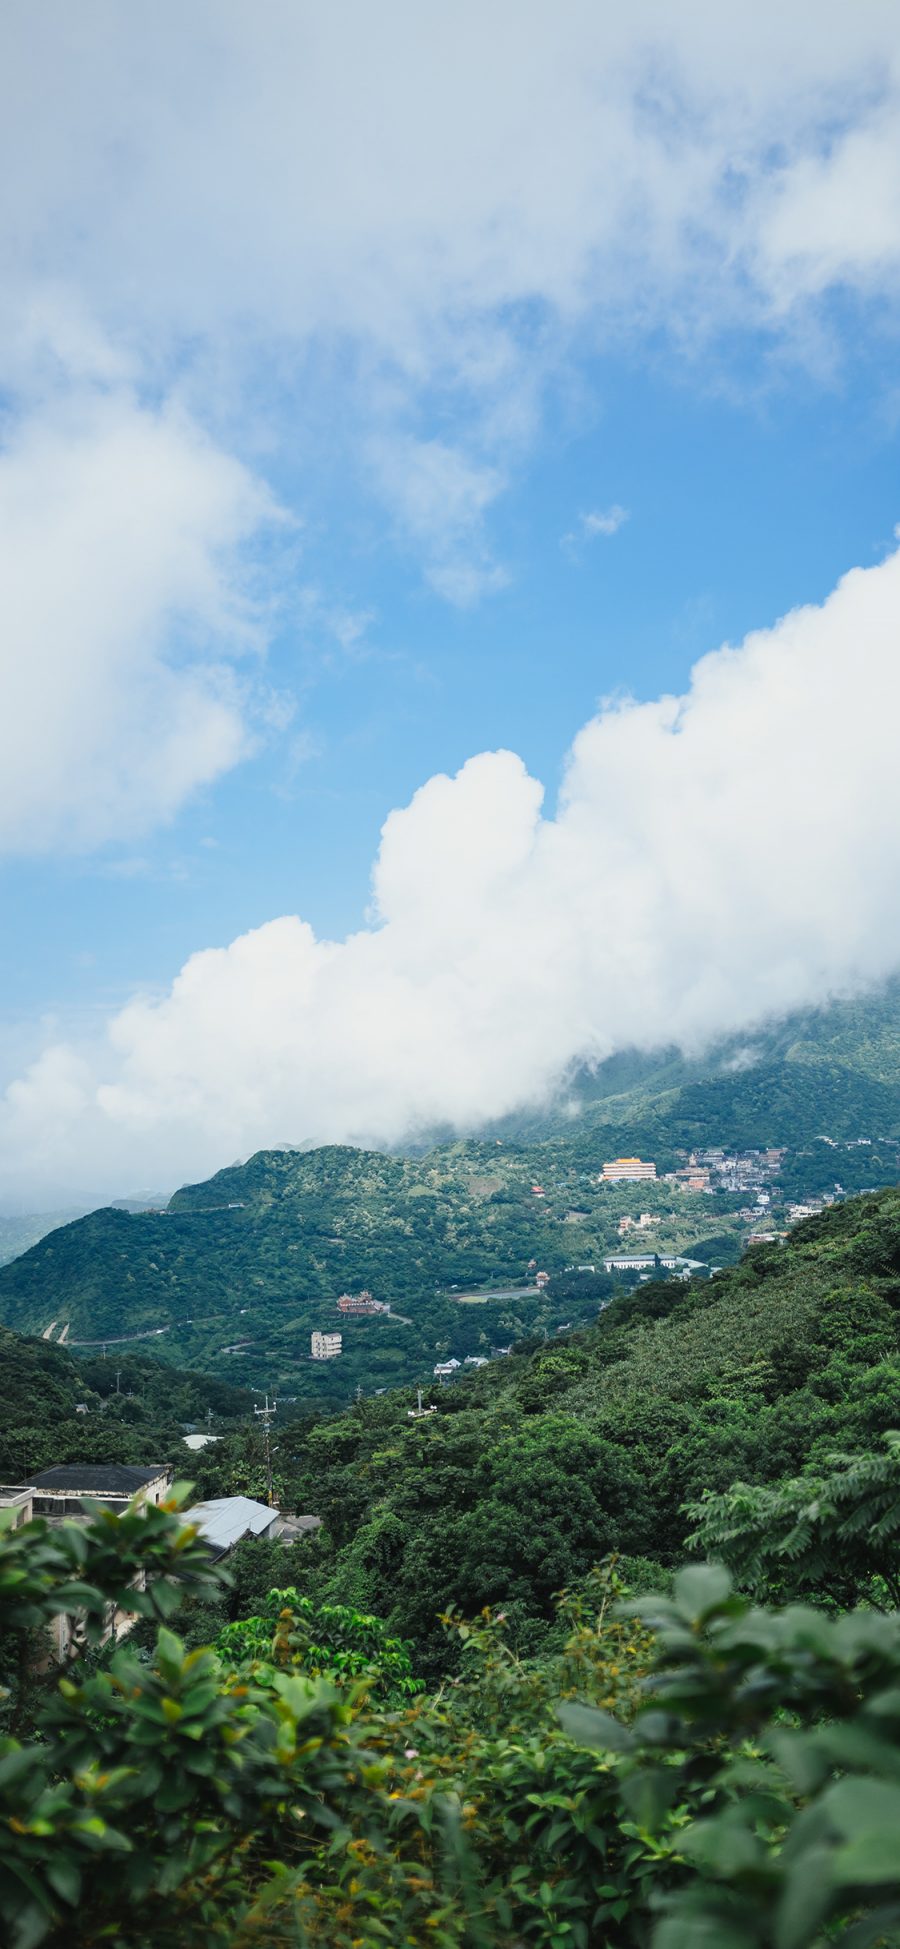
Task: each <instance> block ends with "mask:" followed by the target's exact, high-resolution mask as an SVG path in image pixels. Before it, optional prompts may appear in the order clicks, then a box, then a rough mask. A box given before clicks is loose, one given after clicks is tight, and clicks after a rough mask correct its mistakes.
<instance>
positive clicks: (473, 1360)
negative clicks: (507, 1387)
mask: <svg viewBox="0 0 900 1949" xmlns="http://www.w3.org/2000/svg"><path fill="white" fill-rule="evenodd" d="M487 1364H488V1363H487V1354H483V1353H467V1354H466V1357H465V1360H464V1361H463V1366H464V1367H486V1366H487Z"/></svg>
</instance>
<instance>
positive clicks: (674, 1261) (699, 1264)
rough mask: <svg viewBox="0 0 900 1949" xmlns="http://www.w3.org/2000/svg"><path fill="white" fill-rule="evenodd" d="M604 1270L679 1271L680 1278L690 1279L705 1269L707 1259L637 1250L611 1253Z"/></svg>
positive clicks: (605, 1261) (604, 1263)
mask: <svg viewBox="0 0 900 1949" xmlns="http://www.w3.org/2000/svg"><path fill="white" fill-rule="evenodd" d="M603 1270H604V1272H663V1271H665V1272H677V1273H678V1275H679V1278H681V1279H690V1277H691V1274H692V1273H694V1272H703V1271H704V1270H705V1260H703V1259H686V1258H685V1257H684V1256H683V1254H682V1253H680V1252H635V1253H618V1252H615V1253H610V1255H609V1258H608V1259H604V1261H603Z"/></svg>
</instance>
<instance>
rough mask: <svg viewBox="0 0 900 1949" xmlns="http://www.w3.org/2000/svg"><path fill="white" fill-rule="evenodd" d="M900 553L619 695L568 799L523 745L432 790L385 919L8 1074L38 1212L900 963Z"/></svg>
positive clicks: (401, 1117)
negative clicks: (59, 1199) (75, 1194)
mask: <svg viewBox="0 0 900 1949" xmlns="http://www.w3.org/2000/svg"><path fill="white" fill-rule="evenodd" d="M898 633H900V550H898V552H896V553H894V554H892V555H891V556H890V557H889V558H888V560H886V561H885V562H884V563H882V564H881V565H880V566H878V567H876V568H870V569H866V570H861V569H856V570H854V571H852V572H851V573H850V574H849V575H847V576H846V577H845V578H844V580H843V581H842V582H841V583H840V584H839V585H838V587H837V589H836V590H835V591H834V593H833V594H832V596H831V597H830V598H829V600H828V601H827V602H826V603H824V604H823V605H822V606H821V607H807V608H803V609H798V610H795V611H793V612H792V613H790V614H789V615H787V616H785V617H784V618H783V619H782V620H781V621H780V622H778V623H776V624H775V625H774V627H773V628H772V629H769V630H760V631H757V632H755V633H754V634H752V635H751V636H749V637H748V638H747V639H746V641H745V642H744V643H743V644H742V645H741V646H740V647H739V648H731V647H728V646H726V647H725V648H723V649H721V650H719V651H717V652H715V653H714V654H711V655H709V656H707V657H704V658H703V659H702V661H701V662H700V663H698V665H697V666H696V668H695V670H694V673H693V678H692V682H691V687H690V690H689V691H688V692H687V693H686V695H685V696H683V697H662V698H659V699H657V700H656V701H654V702H650V703H635V702H625V703H618V704H615V705H609V706H605V707H604V708H603V709H601V710H600V711H599V713H598V715H597V716H596V717H594V718H593V719H592V720H591V721H590V722H589V723H588V724H586V725H585V727H584V728H583V730H581V731H580V732H579V734H578V736H577V738H576V739H575V742H574V745H573V747H572V752H571V755H570V759H569V763H568V766H567V769H566V774H565V780H564V786H563V791H562V794H561V798H560V804H559V808H558V810H557V812H556V815H555V816H554V817H552V818H548V817H545V816H544V815H543V814H542V810H541V805H542V798H543V791H542V787H541V785H540V784H539V783H538V782H537V781H536V780H535V779H533V778H531V777H529V775H528V773H527V772H526V769H525V767H524V765H523V764H522V762H521V760H520V759H519V758H518V757H516V756H515V755H514V754H513V753H511V752H504V751H499V752H489V753H482V754H481V755H480V756H478V757H475V758H472V759H471V760H470V761H469V762H468V764H466V765H465V766H464V767H463V769H462V770H461V771H460V772H459V773H458V775H457V776H456V777H455V778H448V777H443V776H438V777H434V778H431V779H430V780H429V781H428V782H427V784H425V785H423V786H422V788H421V790H420V791H419V792H417V793H416V795H415V797H414V798H413V800H412V802H411V803H410V804H409V805H408V806H406V807H405V808H404V809H403V810H399V811H395V812H392V813H391V815H390V817H389V818H388V819H387V820H386V822H385V825H384V829H383V832H382V840H381V847H380V851H379V855H378V859H377V862H376V866H375V870H374V881H373V887H374V905H373V916H374V917H373V920H372V923H371V924H370V925H369V926H367V927H365V928H363V929H362V930H361V931H360V932H359V933H357V934H354V935H351V936H350V937H349V938H348V939H347V940H346V941H344V942H330V941H319V940H317V939H316V938H315V936H314V934H313V932H312V930H311V928H310V927H309V926H308V925H306V924H305V923H304V922H303V921H302V920H301V919H298V918H296V917H293V916H285V917H282V918H280V919H277V920H273V921H271V922H270V923H269V924H268V925H266V926H264V927H261V928H258V929H256V930H255V931H254V932H252V933H249V934H245V935H242V936H241V937H240V938H238V939H237V940H235V941H233V942H232V943H231V945H230V946H229V947H226V948H216V949H209V950H207V951H205V952H202V953H199V954H196V955H194V956H193V957H192V958H191V959H190V960H189V961H188V962H187V964H186V966H185V967H184V968H183V969H182V971H181V973H180V974H179V975H178V977H177V979H176V981H175V982H174V983H173V985H172V988H171V990H170V992H169V993H168V994H166V995H164V996H162V997H155V998H154V997H142V996H138V997H136V998H135V999H134V1000H133V1001H132V1002H131V1003H130V1004H129V1005H128V1006H127V1007H126V1008H124V1009H122V1010H121V1011H120V1012H119V1013H118V1014H117V1015H115V1016H114V1017H113V1018H112V1020H111V1021H110V1023H109V1025H108V1030H107V1033H106V1035H105V1036H104V1037H103V1038H102V1040H101V1041H100V1042H99V1043H97V1044H94V1045H92V1046H90V1047H88V1046H87V1045H85V1046H83V1047H82V1046H75V1045H74V1044H72V1045H66V1044H64V1043H63V1044H60V1043H57V1044H56V1045H55V1046H52V1047H50V1048H48V1049H47V1050H46V1051H45V1053H44V1055H43V1056H41V1057H40V1058H39V1060H38V1061H37V1062H36V1063H35V1064H34V1065H33V1066H32V1067H31V1068H30V1069H29V1070H28V1071H27V1073H26V1074H24V1075H23V1076H22V1077H21V1078H20V1079H19V1080H18V1081H16V1082H15V1083H14V1084H13V1085H12V1087H11V1089H10V1091H9V1093H8V1096H7V1099H6V1103H5V1108H4V1110H3V1113H2V1117H0V1158H2V1163H3V1167H4V1173H5V1175H6V1176H7V1177H8V1179H9V1181H10V1183H11V1184H15V1183H18V1184H19V1185H21V1187H22V1188H23V1191H24V1189H25V1188H26V1187H27V1189H28V1192H29V1194H30V1195H32V1196H36V1195H38V1194H39V1193H40V1195H46V1196H49V1195H51V1194H53V1195H55V1194H56V1192H57V1191H60V1190H62V1189H66V1190H67V1192H72V1191H73V1190H74V1189H75V1187H74V1185H73V1175H74V1174H75V1169H76V1167H75V1163H74V1160H76V1159H77V1160H78V1164H77V1169H78V1171H80V1172H81V1173H82V1175H83V1178H84V1180H85V1182H86V1183H87V1184H88V1185H89V1187H91V1188H95V1187H96V1186H97V1185H100V1184H102V1185H104V1186H106V1187H108V1188H109V1189H110V1190H112V1189H113V1188H115V1187H119V1188H121V1186H122V1184H123V1182H124V1181H126V1180H127V1181H128V1182H129V1183H133V1182H136V1181H142V1182H145V1183H146V1182H151V1181H152V1182H161V1181H166V1182H169V1181H171V1180H172V1179H173V1178H175V1177H178V1176H184V1175H197V1174H199V1173H200V1172H202V1171H205V1170H207V1169H210V1168H212V1167H214V1166H216V1165H217V1164H220V1163H221V1162H223V1161H224V1160H225V1159H227V1158H229V1157H231V1156H233V1155H235V1154H236V1153H245V1152H247V1151H249V1150H251V1149H253V1148H255V1147H257V1146H260V1145H264V1144H266V1143H268V1142H271V1141H273V1139H276V1138H277V1139H278V1140H281V1139H283V1137H284V1136H285V1134H286V1133H287V1134H291V1135H293V1136H294V1137H295V1138H296V1139H298V1140H302V1139H306V1138H313V1139H316V1140H319V1141H327V1140H338V1139H342V1140H354V1139H356V1140H365V1139H380V1140H384V1141H391V1140H395V1139H397V1138H399V1137H400V1136H401V1135H402V1134H403V1133H405V1132H408V1131H409V1130H411V1129H413V1128H416V1127H419V1128H421V1127H422V1126H428V1125H429V1124H431V1123H433V1122H435V1121H449V1122H451V1123H453V1124H456V1125H459V1126H460V1127H466V1126H470V1125H472V1124H474V1123H476V1122H477V1121H478V1120H479V1119H480V1118H486V1117H490V1116H494V1115H498V1114H500V1113H502V1112H504V1111H507V1110H509V1109H511V1108H512V1107H513V1106H515V1105H516V1104H519V1103H522V1102H524V1101H527V1100H536V1099H539V1098H540V1097H541V1096H542V1095H543V1094H544V1093H546V1092H548V1091H549V1090H550V1089H552V1088H553V1086H554V1085H555V1084H556V1083H557V1082H558V1081H559V1079H560V1078H561V1077H563V1076H564V1074H565V1071H566V1068H567V1066H568V1065H569V1064H570V1063H572V1062H573V1061H575V1060H576V1059H580V1058H602V1057H604V1056H605V1055H607V1054H608V1053H609V1052H610V1051H612V1050H615V1049H617V1048H621V1047H623V1046H626V1045H628V1044H638V1045H640V1046H644V1047H649V1046H653V1045H654V1044H660V1043H670V1042H671V1041H673V1040H676V1041H679V1042H681V1043H683V1044H684V1045H686V1046H691V1047H696V1046H699V1045H701V1044H702V1043H703V1042H704V1041H705V1040H706V1039H708V1038H709V1037H711V1036H714V1035H716V1034H718V1033H720V1032H724V1031H727V1030H734V1029H739V1028H746V1029H747V1030H751V1029H752V1026H753V1024H754V1023H758V1022H759V1021H761V1020H763V1019H765V1018H766V1017H767V1016H768V1015H770V1014H773V1013H775V1014H777V1013H779V1012H783V1011H786V1010H789V1009H792V1008H794V1007H797V1006H799V1005H801V1004H803V1003H808V1002H815V1001H818V1000H821V999H823V998H825V997H826V996H827V995H829V994H830V993H833V992H835V991H838V990H841V989H846V988H849V987H852V986H854V985H858V984H861V983H865V982H868V981H874V980H877V979H878V978H880V977H881V976H883V975H885V974H887V973H888V972H889V971H890V970H891V969H892V968H894V967H895V966H896V965H897V963H898V961H900V911H898V906H897V901H896V882H897V873H898V867H900V840H898V834H900V769H898V767H897V764H896V750H895V742H896V723H897V716H898V706H900V695H898V692H900V662H898V657H897V642H898Z"/></svg>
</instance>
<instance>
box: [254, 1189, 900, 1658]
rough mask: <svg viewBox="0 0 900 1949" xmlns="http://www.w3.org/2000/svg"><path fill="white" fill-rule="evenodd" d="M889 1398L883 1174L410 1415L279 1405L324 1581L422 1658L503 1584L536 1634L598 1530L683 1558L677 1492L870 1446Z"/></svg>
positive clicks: (533, 1638)
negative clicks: (445, 1625)
mask: <svg viewBox="0 0 900 1949" xmlns="http://www.w3.org/2000/svg"><path fill="white" fill-rule="evenodd" d="M898 1401H900V1192H898V1191H896V1190H892V1191H885V1192H881V1193H879V1194H877V1195H876V1196H874V1197H871V1198H863V1199H857V1200H852V1201H848V1203H847V1204H845V1205H843V1206H836V1207H834V1208H833V1209H832V1210H831V1211H829V1212H827V1213H826V1214H825V1215H824V1216H823V1217H822V1218H817V1219H813V1220H810V1221H808V1222H807V1223H806V1224H805V1225H803V1226H800V1227H799V1228H798V1230H797V1232H796V1233H795V1235H794V1236H793V1237H792V1238H791V1239H790V1240H789V1241H788V1242H787V1243H786V1244H785V1245H783V1246H774V1247H761V1248H755V1249H754V1250H753V1251H752V1252H751V1253H750V1254H748V1256H747V1257H746V1258H745V1259H744V1260H743V1261H742V1263H741V1264H740V1265H738V1266H735V1267H733V1268H731V1269H729V1270H727V1271H725V1272H722V1273H720V1274H719V1275H718V1276H717V1277H716V1278H715V1279H713V1280H711V1281H708V1282H705V1283H704V1284H702V1285H700V1286H696V1287H694V1286H692V1287H689V1288H686V1289H673V1287H672V1286H669V1285H663V1286H658V1285H650V1286H646V1287H643V1288H640V1289H638V1291H637V1292H636V1293H634V1294H633V1295H631V1296H630V1297H623V1298H621V1299H618V1300H616V1301H615V1302H614V1303H613V1305H612V1306H610V1307H609V1308H608V1310H607V1311H605V1312H604V1313H603V1314H602V1315H601V1317H600V1319H599V1321H598V1322H597V1323H596V1325H595V1326H593V1327H592V1328H590V1329H589V1330H587V1331H585V1332H583V1333H579V1334H575V1335H572V1336H571V1337H568V1338H566V1339H565V1340H564V1341H556V1342H554V1343H548V1344H541V1345H539V1346H537V1347H532V1348H531V1349H530V1350H529V1349H528V1348H527V1347H524V1348H522V1349H521V1350H520V1351H519V1352H517V1353H514V1354H513V1355H512V1356H511V1357H510V1358H509V1359H508V1360H506V1361H503V1362H500V1363H495V1364H492V1365H491V1366H490V1367H489V1368H486V1369H483V1370H481V1371H480V1372H479V1373H478V1374H477V1375H475V1376H474V1377H473V1378H472V1379H471V1380H468V1381H465V1382H463V1383H461V1384H460V1385H458V1386H457V1387H455V1388H453V1389H452V1390H449V1391H445V1392H443V1393H440V1394H438V1395H437V1396H436V1412H435V1413H434V1414H432V1415H429V1416H427V1417H425V1418H423V1419H421V1420H416V1419H410V1417H409V1415H408V1412H407V1403H406V1401H405V1400H404V1399H402V1398H400V1399H398V1398H396V1397H393V1398H391V1397H385V1399H384V1400H381V1401H363V1402H360V1403H359V1404H358V1405H356V1406H355V1407H354V1408H353V1409H352V1410H351V1411H350V1412H349V1413H348V1414H345V1415H344V1416H342V1417H340V1418H337V1419H332V1420H330V1421H328V1422H322V1423H319V1424H317V1425H316V1426H314V1427H312V1428H311V1429H310V1428H308V1427H307V1428H305V1429H304V1428H298V1429H297V1430H296V1431H295V1432H294V1433H293V1434H292V1432H291V1429H290V1427H287V1428H285V1430H284V1432H283V1433H282V1434H281V1435H280V1436H279V1443H280V1455H281V1464H280V1465H281V1466H282V1467H283V1468H284V1469H285V1470H286V1471H288V1473H290V1470H293V1472H294V1473H293V1482H294V1485H295V1488H294V1492H295V1493H296V1494H297V1495H299V1497H300V1499H301V1500H302V1502H303V1506H304V1507H309V1508H313V1509H315V1510H316V1511H317V1512H318V1513H319V1514H321V1515H322V1516H323V1518H324V1520H325V1524H326V1527H327V1532H328V1536H329V1537H330V1539H331V1555H330V1556H327V1555H326V1556H323V1561H322V1564H321V1572H320V1574H321V1577H322V1580H323V1582H322V1587H323V1590H324V1591H325V1592H326V1593H327V1595H328V1596H329V1597H330V1598H332V1599H334V1600H336V1601H346V1602H354V1603H358V1604H362V1605H363V1606H364V1607H370V1608H374V1609H376V1610H378V1611H379V1612H380V1613H381V1614H383V1615H384V1616H385V1617H386V1618H388V1619H389V1621H390V1626H391V1629H392V1630H395V1631H398V1632H400V1633H401V1634H402V1635H407V1636H412V1637H413V1638H415V1639H416V1641H417V1642H418V1643H419V1644H420V1645H421V1646H422V1647H423V1649H422V1653H421V1655H422V1656H423V1657H424V1658H425V1659H426V1660H427V1659H428V1658H429V1657H436V1656H437V1655H438V1652H437V1646H438V1642H439V1634H438V1633H437V1627H436V1625H435V1618H436V1616H437V1614H438V1613H439V1612H440V1611H442V1610H444V1609H446V1608H447V1606H448V1604H450V1603H455V1604H457V1605H459V1606H461V1607H462V1608H463V1609H464V1610H466V1611H468V1612H476V1611H478V1610H479V1609H480V1608H481V1606H482V1605H483V1604H485V1603H497V1604H502V1605H503V1607H504V1608H505V1609H507V1610H508V1611H509V1612H510V1615H511V1616H512V1617H513V1618H514V1619H517V1620H518V1626H519V1627H520V1629H521V1633H522V1642H523V1643H524V1644H525V1645H526V1646H527V1645H533V1644H534V1643H536V1642H539V1641H540V1635H541V1632H542V1631H543V1630H545V1629H546V1623H547V1620H549V1618H550V1617H551V1615H552V1603H551V1599H552V1595H553V1592H554V1591H556V1590H558V1589H559V1588H560V1587H561V1586H562V1585H563V1584H571V1583H572V1582H573V1581H577V1580H578V1579H579V1578H580V1577H582V1576H584V1575H585V1574H586V1573H587V1571H588V1570H589V1568H590V1565H591V1564H592V1563H593V1562H595V1561H596V1560H597V1558H598V1557H599V1556H602V1555H603V1554H604V1553H605V1552H606V1551H609V1550H618V1551H622V1552H624V1553H625V1554H626V1556H628V1557H634V1556H637V1557H639V1558H649V1559H651V1560H655V1561H657V1562H660V1563H662V1564H673V1563H676V1562H678V1561H679V1560H680V1559H681V1558H682V1557H683V1555H684V1552H685V1547H686V1539H687V1536H688V1533H689V1531H690V1528H691V1522H690V1520H689V1518H688V1517H687V1516H686V1515H685V1513H684V1504H685V1503H687V1502H688V1501H690V1500H692V1499H696V1498H697V1497H698V1496H700V1495H701V1494H702V1493H703V1492H704V1491H705V1490H724V1489H726V1488H728V1486H729V1485H730V1484H731V1483H733V1482H734V1481H735V1480H736V1479H743V1480H745V1481H748V1482H751V1483H753V1482H756V1483H765V1482H772V1481H775V1480H778V1479H780V1478H781V1477H783V1476H791V1475H795V1474H797V1473H798V1472H799V1471H800V1470H801V1469H802V1468H803V1467H804V1465H805V1464H806V1463H807V1462H808V1461H809V1460H810V1459H811V1458H812V1459H814V1460H815V1459H816V1458H820V1457H824V1456H826V1455H827V1454H830V1453H831V1451H832V1450H834V1449H840V1448H860V1447H862V1448H865V1447H873V1446H876V1445H877V1443H878V1440H879V1438H880V1436H881V1435H882V1433H883V1432H884V1431H885V1430H886V1429H888V1428H890V1427H892V1426H894V1425H896V1423H897V1419H898ZM217 1459H218V1458H217ZM223 1461H224V1456H223ZM323 1547H324V1546H323Z"/></svg>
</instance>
